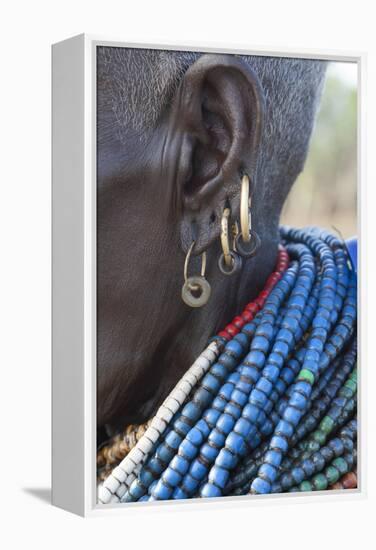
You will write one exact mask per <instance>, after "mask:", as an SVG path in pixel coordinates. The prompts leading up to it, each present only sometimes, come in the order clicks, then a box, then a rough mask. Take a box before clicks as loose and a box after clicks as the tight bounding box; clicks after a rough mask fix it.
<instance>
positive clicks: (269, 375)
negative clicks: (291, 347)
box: [262, 354, 282, 383]
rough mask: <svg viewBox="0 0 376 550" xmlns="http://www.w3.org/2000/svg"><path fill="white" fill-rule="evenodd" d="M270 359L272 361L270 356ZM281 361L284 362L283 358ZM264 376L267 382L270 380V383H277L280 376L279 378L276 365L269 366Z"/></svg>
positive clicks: (265, 369)
mask: <svg viewBox="0 0 376 550" xmlns="http://www.w3.org/2000/svg"><path fill="white" fill-rule="evenodd" d="M276 355H277V354H276ZM278 357H281V356H280V355H278ZM269 359H270V356H269ZM281 360H282V357H281ZM262 374H263V377H264V378H266V379H267V380H270V382H272V383H275V381H276V380H277V379H278V376H279V368H278V367H275V366H274V365H269V364H268V365H267V366H266V367H265V368H264V370H263V372H262Z"/></svg>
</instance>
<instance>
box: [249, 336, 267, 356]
mask: <svg viewBox="0 0 376 550" xmlns="http://www.w3.org/2000/svg"><path fill="white" fill-rule="evenodd" d="M251 347H252V350H258V351H261V352H263V353H267V351H268V349H269V340H268V339H267V338H265V336H255V337H254V338H253V340H252V344H251Z"/></svg>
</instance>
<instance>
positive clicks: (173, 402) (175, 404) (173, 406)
mask: <svg viewBox="0 0 376 550" xmlns="http://www.w3.org/2000/svg"><path fill="white" fill-rule="evenodd" d="M165 407H166V408H167V409H169V410H170V411H171V412H172V413H173V414H175V413H176V412H177V411H178V410H179V407H180V403H179V401H178V400H177V399H175V398H173V397H172V393H170V395H169V396H168V400H167V402H166V404H165Z"/></svg>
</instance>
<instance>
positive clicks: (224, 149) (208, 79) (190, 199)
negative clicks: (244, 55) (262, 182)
mask: <svg viewBox="0 0 376 550" xmlns="http://www.w3.org/2000/svg"><path fill="white" fill-rule="evenodd" d="M263 111H264V96H263V91H262V88H261V85H260V83H259V80H258V78H257V76H256V74H255V73H254V72H253V70H252V69H251V67H250V66H249V65H248V64H246V63H245V62H244V61H243V60H241V59H240V58H239V57H236V56H234V55H216V54H215V55H214V54H205V55H203V56H201V57H200V58H199V59H198V60H197V61H196V62H195V63H194V64H193V65H192V66H191V67H190V68H189V69H188V71H187V72H186V74H185V76H184V78H183V80H182V82H181V84H180V86H179V88H178V90H177V92H176V94H175V97H174V100H173V106H172V109H171V114H170V119H169V134H170V139H169V140H168V141H167V146H170V147H172V148H173V155H174V158H175V159H176V160H175V166H174V172H175V177H174V181H173V185H174V194H175V201H174V204H175V208H176V210H177V211H178V212H179V214H178V215H179V217H180V221H181V240H182V248H183V250H184V251H186V250H187V249H188V248H189V246H190V244H191V243H192V241H193V240H194V241H195V247H194V253H196V254H199V253H201V252H202V251H203V250H206V249H207V248H208V247H209V246H210V244H211V243H212V242H213V241H214V239H216V238H217V237H218V236H219V232H220V219H221V215H222V212H223V209H224V207H225V206H230V208H231V209H232V212H233V214H234V215H235V214H236V213H237V212H238V210H239V196H240V182H241V178H242V176H243V174H244V173H246V174H247V175H248V176H249V177H250V180H251V188H252V187H253V186H254V180H255V177H256V168H257V159H258V154H259V142H260V136H261V131H262V122H263Z"/></svg>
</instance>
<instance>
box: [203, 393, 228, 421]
mask: <svg viewBox="0 0 376 550" xmlns="http://www.w3.org/2000/svg"><path fill="white" fill-rule="evenodd" d="M222 403H223V401H222ZM222 403H221V404H220V400H219V399H218V398H216V399H215V400H214V401H213V407H214V406H215V407H216V408H217V407H218V408H222ZM220 415H221V413H220V411H219V410H216V409H214V408H213V409H207V410H206V411H205V413H204V415H203V419H205V421H206V422H207V424H208V425H209V426H215V425H216V423H217V420H218V418H219V417H220Z"/></svg>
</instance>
